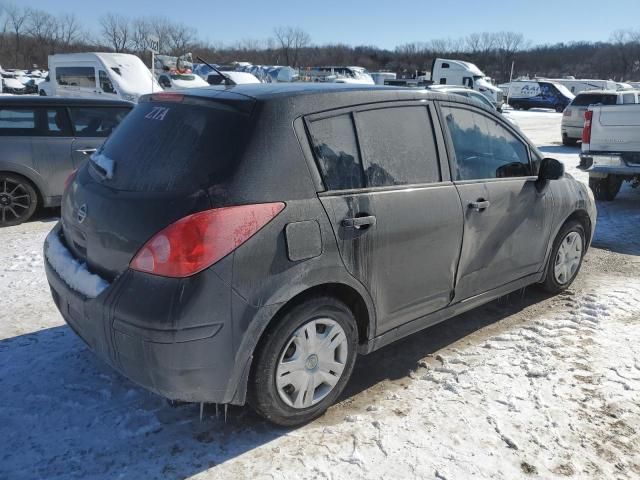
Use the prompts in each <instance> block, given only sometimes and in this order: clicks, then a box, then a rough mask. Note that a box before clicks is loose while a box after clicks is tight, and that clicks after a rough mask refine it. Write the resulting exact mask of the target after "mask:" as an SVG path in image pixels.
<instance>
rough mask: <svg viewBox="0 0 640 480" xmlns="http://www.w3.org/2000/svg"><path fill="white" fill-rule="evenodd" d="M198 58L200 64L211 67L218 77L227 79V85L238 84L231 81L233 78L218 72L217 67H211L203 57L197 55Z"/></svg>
mask: <svg viewBox="0 0 640 480" xmlns="http://www.w3.org/2000/svg"><path fill="white" fill-rule="evenodd" d="M196 58H197V59H198V61H199V62H202V63H204V64H205V65H206V66H207V67H209V68H210V69H211V70H213V71H214V72H216V73H217V74H218V75H220V76H221V77H222V78H224V79H225V83H226V84H227V85H236V82H234V81H233V80H231V77H229V76H227V75H225V74H224V73H222V72H221V71H220V70H218V69H217V68H216V67H214V66H213V65H211V64H210V63H209V62H207V61H205V60H204V59H203V58H202V57H200V56H197V55H196Z"/></svg>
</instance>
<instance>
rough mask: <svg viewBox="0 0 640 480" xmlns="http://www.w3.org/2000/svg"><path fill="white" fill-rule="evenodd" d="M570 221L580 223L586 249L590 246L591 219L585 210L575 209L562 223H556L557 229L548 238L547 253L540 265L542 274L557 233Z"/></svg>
mask: <svg viewBox="0 0 640 480" xmlns="http://www.w3.org/2000/svg"><path fill="white" fill-rule="evenodd" d="M572 220H576V221H578V222H580V224H581V225H582V227H583V228H584V231H585V235H586V236H587V238H586V245H587V248H588V247H589V245H591V240H592V238H591V237H592V232H591V227H592V222H591V217H590V216H589V213H588V212H587V211H586V210H585V209H583V208H576V209H574V210H573V211H572V212H571V213H570V214H569V215H567V217H566V218H565V219H564V221H562V222H558V226H557V228H556V229H555V230H554V231H553V234H552V235H551V236H550V237H549V245H548V246H547V253H546V255H545V257H544V263H543V264H542V272H544V271H545V269H546V268H547V263H548V262H549V256H550V255H551V252H552V251H553V244H554V243H555V241H556V238H557V237H558V233H559V232H560V230H562V227H564V226H565V225H566V224H567V222H570V221H572Z"/></svg>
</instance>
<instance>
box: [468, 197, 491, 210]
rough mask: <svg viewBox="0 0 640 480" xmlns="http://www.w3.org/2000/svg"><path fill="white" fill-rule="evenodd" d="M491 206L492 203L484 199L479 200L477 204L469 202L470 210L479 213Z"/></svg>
mask: <svg viewBox="0 0 640 480" xmlns="http://www.w3.org/2000/svg"><path fill="white" fill-rule="evenodd" d="M490 205H491V202H490V201H488V200H484V199H482V198H479V199H478V200H476V201H475V202H469V208H470V209H472V210H476V211H478V212H481V211H482V210H485V209H487V208H489V206H490Z"/></svg>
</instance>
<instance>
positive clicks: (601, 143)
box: [578, 104, 640, 200]
mask: <svg viewBox="0 0 640 480" xmlns="http://www.w3.org/2000/svg"><path fill="white" fill-rule="evenodd" d="M578 168H580V169H581V170H584V171H587V172H589V186H590V187H591V189H592V190H593V193H594V196H595V197H596V198H597V199H598V200H613V199H614V198H615V197H616V195H617V194H618V192H619V191H620V187H621V186H622V182H623V181H628V182H632V185H633V186H634V187H637V186H638V185H640V104H628V105H592V106H590V107H589V109H588V110H587V111H586V113H585V121H584V129H583V132H582V152H581V153H580V165H579V166H578Z"/></svg>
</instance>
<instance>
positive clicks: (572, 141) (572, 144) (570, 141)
mask: <svg viewBox="0 0 640 480" xmlns="http://www.w3.org/2000/svg"><path fill="white" fill-rule="evenodd" d="M576 143H578V140H577V139H575V138H569V137H567V136H566V135H563V136H562V145H565V146H567V147H575V146H576Z"/></svg>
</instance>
